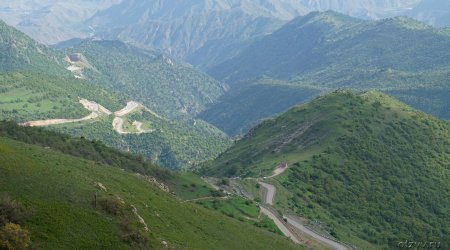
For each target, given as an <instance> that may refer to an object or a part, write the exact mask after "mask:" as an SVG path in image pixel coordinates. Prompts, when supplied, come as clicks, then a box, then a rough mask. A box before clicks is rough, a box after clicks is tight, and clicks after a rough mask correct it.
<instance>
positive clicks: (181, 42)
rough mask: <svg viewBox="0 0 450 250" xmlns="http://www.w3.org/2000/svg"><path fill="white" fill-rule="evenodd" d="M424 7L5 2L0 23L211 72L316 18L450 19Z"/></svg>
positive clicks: (326, 2) (415, 3)
mask: <svg viewBox="0 0 450 250" xmlns="http://www.w3.org/2000/svg"><path fill="white" fill-rule="evenodd" d="M421 2H422V1H420V0H403V1H402V0H389V1H386V0H364V1H347V0H345V1H342V0H321V1H294V0H276V1H265V0H263V1H261V0H259V1H256V0H233V1H231V0H220V1H212V0H204V1H179V0H169V1H162V0H155V1H139V0H130V1H120V0H102V1H81V0H80V1H75V2H72V1H71V2H70V3H66V2H63V1H56V0H54V1H33V0H27V1H25V0H20V1H9V0H7V1H2V3H0V18H2V19H4V20H5V21H7V23H9V24H11V25H13V26H15V27H17V28H18V29H20V30H22V31H24V32H25V33H27V34H28V35H30V36H32V37H33V38H35V39H37V40H38V41H40V42H43V43H46V44H54V43H57V42H61V41H64V40H69V39H71V38H85V37H89V36H92V35H95V36H97V37H101V38H108V39H111V38H112V39H118V38H119V39H123V40H126V41H129V42H133V43H137V44H142V45H147V46H150V47H152V48H156V49H161V50H162V51H164V52H165V53H168V54H170V55H172V56H175V57H178V58H183V59H185V60H186V61H188V62H190V63H192V64H194V65H197V66H199V67H201V68H208V67H209V66H211V65H214V64H217V63H218V62H222V61H223V60H224V59H227V58H230V57H232V56H234V55H236V54H237V53H238V52H239V51H240V50H241V49H242V48H243V47H245V46H246V45H248V44H249V43H251V42H252V41H253V40H255V39H257V38H258V37H259V36H261V35H264V34H268V33H271V32H273V31H274V30H276V29H277V28H279V27H280V26H281V25H282V24H284V23H286V22H287V21H290V20H292V19H293V18H295V17H296V16H299V15H305V14H307V13H309V12H311V11H326V10H335V11H338V12H341V13H344V14H348V15H351V16H355V17H359V18H366V19H379V18H384V17H389V16H394V15H410V16H412V17H415V18H418V19H420V20H422V21H425V22H429V23H431V24H437V25H446V24H448V22H447V19H446V16H447V15H448V14H447V12H446V11H445V8H441V6H442V4H445V3H444V2H445V0H443V1H442V2H439V1H424V2H423V3H421ZM419 3H420V4H419ZM414 7H415V8H414ZM413 8H414V9H413ZM205 58H207V59H205Z"/></svg>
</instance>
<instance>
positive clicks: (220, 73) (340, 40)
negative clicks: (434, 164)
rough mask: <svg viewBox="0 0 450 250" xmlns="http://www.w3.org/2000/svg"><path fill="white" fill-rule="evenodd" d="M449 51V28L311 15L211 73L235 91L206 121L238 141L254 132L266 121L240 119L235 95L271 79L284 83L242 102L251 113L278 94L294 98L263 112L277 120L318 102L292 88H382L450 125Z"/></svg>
mask: <svg viewBox="0 0 450 250" xmlns="http://www.w3.org/2000/svg"><path fill="white" fill-rule="evenodd" d="M449 46H450V33H449V32H448V29H437V28H433V27H431V26H426V25H424V24H422V23H419V22H417V21H414V20H412V19H408V18H403V17H398V18H391V19H386V20H380V21H363V20H358V19H354V18H350V17H346V16H344V15H342V14H338V13H335V12H325V13H311V14H309V15H307V16H305V17H299V18H297V19H295V20H293V21H292V22H290V23H288V24H286V25H285V26H284V27H282V28H281V29H279V30H277V31H276V32H274V33H272V34H270V35H268V36H266V37H264V38H263V39H261V40H259V41H257V42H255V43H253V44H252V45H251V46H249V47H248V48H247V49H246V50H244V51H243V52H242V53H241V54H240V55H238V56H236V57H234V58H233V59H231V60H229V61H227V62H225V63H223V64H221V65H218V66H216V67H215V68H213V69H211V70H210V71H209V73H210V74H211V75H213V76H215V77H216V78H217V79H220V80H223V81H226V82H227V83H229V84H230V85H231V91H230V92H229V94H228V95H229V96H228V95H226V96H225V97H224V98H222V101H223V103H220V104H216V105H214V106H212V107H211V108H210V109H209V110H207V111H206V112H205V113H204V115H203V116H202V117H203V118H204V119H205V120H206V121H209V122H211V123H212V124H214V125H215V126H217V127H219V128H224V129H226V132H228V133H230V134H233V135H234V134H235V133H236V131H237V132H239V131H240V130H244V132H245V131H247V130H246V129H247V128H248V125H249V124H251V123H255V122H256V121H258V120H259V119H261V118H264V116H255V115H253V116H250V118H251V120H250V121H249V116H248V115H247V112H242V113H241V112H240V110H239V112H236V108H234V107H235V106H236V107H240V106H237V105H235V103H236V102H235V101H234V99H235V98H234V96H235V95H236V92H239V91H240V89H245V88H248V86H249V85H250V86H252V85H253V84H255V83H259V82H261V81H269V80H272V81H273V82H275V83H277V85H275V88H273V90H272V91H269V90H266V92H267V93H266V94H262V95H261V94H260V95H256V96H253V95H249V94H252V93H253V92H256V93H260V92H261V91H252V92H250V93H249V94H247V95H245V96H241V97H240V98H241V100H246V99H248V101H249V102H248V103H246V105H245V107H253V106H254V105H257V104H258V103H264V102H265V101H267V100H272V95H271V93H275V94H277V93H283V92H289V94H284V95H283V97H280V98H278V99H277V100H276V102H278V103H281V104H284V105H278V107H273V105H269V104H265V105H261V106H260V109H259V110H262V111H259V112H258V113H269V115H273V114H276V113H279V112H282V111H284V110H285V109H286V107H288V106H289V104H290V103H292V101H297V102H299V101H301V102H306V101H307V100H309V99H310V98H311V96H307V97H302V95H299V94H297V95H295V94H294V91H291V89H292V87H291V86H290V85H296V86H298V87H299V88H306V89H311V88H312V89H316V90H318V91H316V93H315V94H314V95H313V96H317V95H318V94H319V93H321V92H331V91H334V90H336V89H338V88H352V89H358V90H361V89H377V90H382V91H384V92H387V93H390V94H392V95H394V96H396V97H397V98H399V99H400V100H402V101H404V102H405V103H407V104H408V105H411V106H412V107H414V108H416V109H420V110H422V111H425V112H427V113H429V114H432V115H435V116H438V117H440V118H443V119H449V118H450V112H449V110H450V109H449V107H450V102H449V98H447V96H449V95H450V89H449V87H448V83H447V82H448V81H447V79H448V74H449V68H448V67H449V65H450V60H449V58H450V56H449V54H448V53H449V52H448V48H449ZM261 88H267V86H264V85H262V86H261ZM280 89H284V91H280ZM241 92H242V91H241ZM305 92H306V93H307V91H305ZM243 94H245V93H243ZM269 103H271V102H269ZM223 107H229V108H228V109H224V108H223ZM244 110H245V109H244ZM267 116H268V115H266V117H267ZM228 121H231V122H228Z"/></svg>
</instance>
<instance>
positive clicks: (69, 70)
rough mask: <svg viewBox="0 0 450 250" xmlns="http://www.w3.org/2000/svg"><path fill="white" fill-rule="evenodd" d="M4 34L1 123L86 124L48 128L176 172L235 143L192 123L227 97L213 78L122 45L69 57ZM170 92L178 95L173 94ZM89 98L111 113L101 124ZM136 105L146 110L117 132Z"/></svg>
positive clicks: (89, 48)
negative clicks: (209, 106) (89, 105)
mask: <svg viewBox="0 0 450 250" xmlns="http://www.w3.org/2000/svg"><path fill="white" fill-rule="evenodd" d="M0 28H1V29H0V34H1V39H0V53H2V56H1V57H0V58H1V59H0V60H1V63H0V119H2V120H3V119H6V120H13V121H16V122H20V123H23V122H30V121H41V120H49V119H69V120H75V119H83V118H85V119H84V120H79V121H77V122H71V123H65V124H60V125H52V124H51V123H45V124H44V125H45V126H47V127H48V128H49V129H51V130H57V131H61V132H64V133H66V134H70V135H73V136H78V137H79V136H83V137H86V138H88V139H97V140H102V141H104V142H105V143H107V144H108V145H109V146H113V147H115V148H118V149H121V150H124V151H131V152H134V153H139V154H142V155H144V156H145V157H146V158H149V159H150V158H151V159H153V160H154V161H155V162H158V163H159V164H161V165H164V166H166V167H170V168H175V169H182V168H183V169H188V168H192V167H195V166H196V165H197V164H199V163H200V162H202V161H205V160H208V159H211V158H213V157H214V156H216V155H217V154H219V153H220V152H222V151H223V150H224V149H225V148H226V147H227V146H228V145H229V143H230V139H229V138H228V136H227V135H225V134H224V133H223V132H221V131H220V130H218V129H217V128H215V127H214V126H211V125H210V124H208V123H206V122H203V121H201V120H195V119H192V117H191V116H192V115H193V114H196V113H197V112H199V111H200V110H202V109H203V108H204V106H205V105H206V104H207V103H210V102H212V101H213V100H214V98H216V97H217V96H218V95H220V94H221V93H222V92H221V91H223V88H224V86H223V84H221V83H219V82H217V81H215V80H212V79H211V78H210V77H207V76H206V75H204V74H201V73H198V72H197V71H196V70H194V69H192V68H189V67H185V66H183V65H180V64H177V63H175V62H171V61H170V60H169V59H168V58H164V59H162V58H159V59H158V58H156V57H155V56H154V54H152V53H151V52H146V51H144V50H140V49H137V48H134V47H131V46H129V45H126V44H123V43H121V42H113V41H109V42H106V41H103V42H100V41H97V42H93V41H92V42H89V41H86V42H84V43H82V44H81V45H80V47H82V48H83V50H81V49H80V50H76V51H77V53H67V51H62V50H56V49H51V48H47V47H45V46H42V45H40V44H38V43H36V42H35V41H33V40H31V39H30V38H29V37H27V36H25V35H24V34H23V33H21V32H19V31H16V30H15V29H14V28H12V27H9V26H7V25H4V24H3V23H1V24H0ZM80 51H83V52H86V56H85V55H84V54H80V53H79V52H80ZM91 59H92V60H91ZM168 60H169V61H168ZM168 62H171V64H168ZM135 83H136V84H135ZM170 89H172V90H174V89H176V91H172V92H173V93H172V94H171V93H169V92H170ZM83 100H86V101H89V102H91V103H96V104H99V105H101V106H103V107H104V108H106V109H107V110H108V112H111V114H107V113H105V112H96V113H97V114H94V115H97V117H96V118H90V119H87V118H86V117H88V116H89V115H92V114H93V113H92V112H93V111H92V110H88V109H87V108H86V107H83V106H84V104H83V105H82V103H81V101H83ZM129 101H135V102H136V101H137V102H139V103H140V104H142V105H140V106H139V108H138V109H136V110H133V111H132V112H130V113H128V114H126V115H124V116H123V117H121V118H122V119H123V120H124V124H123V134H119V133H118V131H117V129H116V131H114V130H113V120H114V119H115V115H114V114H113V113H114V112H116V111H118V110H121V109H122V108H124V107H125V105H126V104H127V102H129ZM97 111H98V110H97ZM154 111H157V113H155V112H154ZM185 113H186V114H185ZM167 117H168V118H167ZM175 117H178V118H179V119H175ZM135 121H137V122H140V123H141V124H142V128H141V130H142V131H139V129H137V125H133V124H136V123H135Z"/></svg>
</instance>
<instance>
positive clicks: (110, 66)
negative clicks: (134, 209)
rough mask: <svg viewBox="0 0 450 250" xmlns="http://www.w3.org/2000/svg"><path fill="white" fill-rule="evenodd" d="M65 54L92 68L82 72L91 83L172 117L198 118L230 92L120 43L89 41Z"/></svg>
mask: <svg viewBox="0 0 450 250" xmlns="http://www.w3.org/2000/svg"><path fill="white" fill-rule="evenodd" d="M66 51H67V54H69V55H75V56H76V55H78V56H79V57H82V58H83V59H84V60H85V61H86V62H89V64H90V65H92V67H86V68H85V69H83V74H84V75H85V76H86V77H87V78H88V79H91V80H93V81H94V82H98V83H100V84H101V86H102V87H105V88H107V89H110V90H112V91H116V92H120V93H124V94H126V95H128V96H132V97H133V98H135V100H136V101H139V102H141V103H143V104H145V105H146V106H148V107H150V108H151V109H153V110H154V111H156V112H158V113H160V114H164V115H166V116H169V117H177V116H180V115H182V114H188V115H189V116H192V115H195V114H197V113H198V112H200V111H202V110H203V109H204V107H205V106H206V105H208V104H212V103H213V102H215V101H216V99H217V98H218V97H219V96H221V95H222V94H223V93H224V92H225V90H226V88H227V86H226V85H225V84H223V83H220V82H218V81H216V80H214V79H213V78H211V77H209V76H208V75H206V74H203V73H200V72H199V71H197V70H196V69H194V68H192V67H190V66H188V65H183V64H181V63H179V62H177V61H176V60H173V59H171V58H168V57H166V56H164V55H161V54H160V53H157V52H151V51H147V50H143V49H138V48H136V47H133V46H131V45H127V44H125V43H122V42H119V41H90V40H86V41H83V42H82V43H80V44H78V45H76V46H74V47H72V48H68V49H66Z"/></svg>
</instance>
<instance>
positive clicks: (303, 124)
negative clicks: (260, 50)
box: [204, 91, 450, 249]
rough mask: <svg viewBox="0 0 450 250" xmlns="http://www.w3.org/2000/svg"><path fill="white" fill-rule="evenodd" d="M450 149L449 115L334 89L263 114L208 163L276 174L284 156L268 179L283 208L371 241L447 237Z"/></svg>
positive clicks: (372, 244)
mask: <svg viewBox="0 0 450 250" xmlns="http://www.w3.org/2000/svg"><path fill="white" fill-rule="evenodd" d="M449 149H450V124H449V123H448V122H445V121H442V120H438V119H436V118H433V117H431V116H429V115H426V114H424V113H422V112H418V111H415V110H413V109H412V108H410V107H408V106H406V105H405V104H403V103H400V102H399V101H397V100H395V99H393V98H391V97H389V96H386V95H384V94H382V93H379V92H366V93H362V94H354V93H351V92H348V91H337V92H334V93H332V94H329V95H325V96H321V97H318V98H316V99H314V100H313V101H312V102H310V103H308V104H304V105H300V106H297V107H294V108H292V109H291V110H289V111H288V112H286V113H284V114H282V115H280V116H279V117H277V118H274V119H270V120H267V121H265V122H263V123H261V124H260V125H259V126H257V127H255V128H254V129H252V130H251V131H250V132H249V133H248V134H247V135H246V136H245V137H244V138H243V139H241V140H240V141H238V142H237V143H236V144H235V145H234V146H233V147H231V148H230V149H229V150H227V151H226V152H225V153H224V154H222V155H221V156H220V157H219V158H218V159H217V160H215V161H213V162H211V163H209V164H208V165H207V166H206V168H205V169H204V172H205V173H207V174H212V175H216V176H242V177H246V176H269V175H271V173H272V170H274V169H275V167H276V166H278V165H279V164H280V163H281V162H287V163H288V165H289V168H288V169H287V170H286V172H285V173H283V174H281V175H280V176H278V177H275V181H271V183H272V184H275V185H276V186H277V187H278V190H277V198H276V200H275V204H276V207H277V208H278V209H281V210H283V211H284V212H283V213H285V214H290V213H295V214H297V215H299V216H302V217H306V218H308V219H310V220H311V221H319V224H320V225H322V228H326V229H327V231H328V232H331V234H332V235H334V236H335V237H337V238H338V239H340V240H344V241H347V242H352V243H353V244H355V245H357V246H359V247H361V248H364V249H371V248H382V247H383V246H384V247H386V246H389V247H390V248H395V247H396V246H397V244H398V242H400V241H404V239H417V240H419V241H424V240H426V241H440V242H441V243H442V244H443V246H448V244H449V243H450V238H448V236H449V235H450V234H449V231H448V230H449V228H448V223H447V222H448V221H449V219H450V218H449V214H450V213H449V208H450V204H449V200H448V199H447V197H448V196H449V194H450V186H449V183H450V182H449V181H450V172H449V166H450V151H449ZM316 224H317V223H316ZM444 248H445V247H444Z"/></svg>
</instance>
